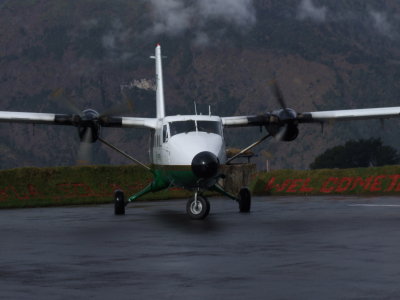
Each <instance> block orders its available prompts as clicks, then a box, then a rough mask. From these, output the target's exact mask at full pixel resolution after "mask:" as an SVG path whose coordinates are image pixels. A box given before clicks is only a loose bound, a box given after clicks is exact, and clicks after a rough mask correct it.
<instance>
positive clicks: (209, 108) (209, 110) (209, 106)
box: [208, 105, 211, 117]
mask: <svg viewBox="0 0 400 300" xmlns="http://www.w3.org/2000/svg"><path fill="white" fill-rule="evenodd" d="M208 116H209V117H211V105H208Z"/></svg>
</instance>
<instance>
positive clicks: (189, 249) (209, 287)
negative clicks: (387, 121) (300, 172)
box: [0, 196, 400, 299]
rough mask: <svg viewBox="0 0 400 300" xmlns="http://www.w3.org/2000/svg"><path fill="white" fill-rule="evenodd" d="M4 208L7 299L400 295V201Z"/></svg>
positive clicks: (2, 271) (0, 260) (2, 292)
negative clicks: (203, 211)
mask: <svg viewBox="0 0 400 300" xmlns="http://www.w3.org/2000/svg"><path fill="white" fill-rule="evenodd" d="M185 204H186V202H185V201H182V200H176V201H164V202H153V203H139V204H135V205H131V206H129V207H128V208H127V214H126V215H125V216H114V215H113V207H112V205H101V206H90V207H62V208H40V209H20V210H0V237H1V244H0V299H72V298H74V299H87V298H92V299H110V298H114V299H400V198H397V197H382V198H379V197H374V198H357V197H334V196H326V197H308V198H305V197H290V198H289V197H256V198H254V199H253V206H252V212H251V213H250V214H239V213H238V208H237V205H236V203H234V202H232V201H230V200H225V199H221V198H213V199H211V213H210V216H209V217H208V218H207V219H206V220H204V221H192V220H190V219H188V217H187V216H186V214H185Z"/></svg>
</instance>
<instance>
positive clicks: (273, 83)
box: [270, 79, 287, 110]
mask: <svg viewBox="0 0 400 300" xmlns="http://www.w3.org/2000/svg"><path fill="white" fill-rule="evenodd" d="M270 86H271V92H272V94H273V95H274V97H275V99H276V100H277V101H278V103H279V105H280V106H281V108H283V109H285V110H286V108H287V106H286V103H285V99H284V98H283V94H282V91H281V89H280V87H279V85H278V82H277V81H276V80H275V79H274V80H271V83H270Z"/></svg>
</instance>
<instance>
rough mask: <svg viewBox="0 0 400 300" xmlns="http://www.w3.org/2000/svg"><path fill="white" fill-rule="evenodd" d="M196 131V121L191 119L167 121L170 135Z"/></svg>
mask: <svg viewBox="0 0 400 300" xmlns="http://www.w3.org/2000/svg"><path fill="white" fill-rule="evenodd" d="M191 131H196V123H195V122H194V121H193V120H188V121H175V122H170V123H169V132H170V134H171V136H174V135H175V134H178V133H188V132H191Z"/></svg>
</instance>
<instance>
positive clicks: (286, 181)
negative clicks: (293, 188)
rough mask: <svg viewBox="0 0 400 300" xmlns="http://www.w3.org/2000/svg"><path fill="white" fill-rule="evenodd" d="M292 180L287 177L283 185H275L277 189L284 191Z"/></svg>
mask: <svg viewBox="0 0 400 300" xmlns="http://www.w3.org/2000/svg"><path fill="white" fill-rule="evenodd" d="M291 181H292V179H286V180H285V181H284V182H283V183H282V184H281V185H279V184H277V185H276V186H275V188H276V191H277V192H283V191H284V190H285V189H286V188H287V187H288V185H289V184H290V182H291Z"/></svg>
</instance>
